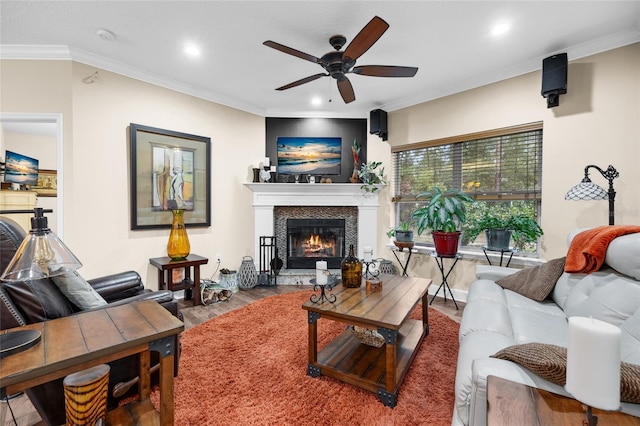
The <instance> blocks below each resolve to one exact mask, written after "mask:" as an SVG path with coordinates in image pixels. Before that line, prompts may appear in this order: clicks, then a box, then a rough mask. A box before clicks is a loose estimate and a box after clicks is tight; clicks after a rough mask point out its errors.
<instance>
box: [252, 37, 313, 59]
mask: <svg viewBox="0 0 640 426" xmlns="http://www.w3.org/2000/svg"><path fill="white" fill-rule="evenodd" d="M262 44H264V45H265V46H269V47H271V48H273V49H276V50H279V51H281V52H283V53H287V54H289V55H293V56H295V57H297V58H300V59H304V60H305V61H309V62H313V63H314V64H319V63H320V59H319V58H316V57H315V56H313V55H309V54H308V53H304V52H301V51H299V50H296V49H293V48H291V47H288V46H285V45H284V44H280V43H276V42H275V41H271V40H267V41H265V42H264V43H262Z"/></svg>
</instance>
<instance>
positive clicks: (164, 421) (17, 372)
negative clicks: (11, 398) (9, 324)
mask: <svg viewBox="0 0 640 426" xmlns="http://www.w3.org/2000/svg"><path fill="white" fill-rule="evenodd" d="M25 329H26V330H37V331H39V332H40V334H41V339H40V342H39V343H37V344H36V345H34V346H32V347H30V348H29V349H27V350H25V351H23V352H20V354H13V355H9V356H6V357H4V358H3V359H2V362H1V363H0V393H2V394H7V395H11V394H15V393H17V392H21V391H24V390H25V389H29V388H32V387H34V386H38V385H40V384H42V383H46V382H50V381H52V380H55V379H58V378H62V377H65V376H67V375H69V374H71V373H75V372H77V371H81V370H85V369H87V368H90V367H93V366H96V365H99V364H104V363H106V362H111V361H115V360H118V359H122V358H126V357H128V356H130V355H134V354H137V355H138V358H139V362H140V369H139V381H138V395H139V396H140V400H139V401H133V402H131V403H129V404H127V405H122V406H120V407H118V408H116V409H114V410H113V411H110V412H108V413H107V422H106V423H107V424H117V425H140V424H154V425H161V426H172V425H173V424H174V410H175V409H174V403H173V401H174V391H173V374H174V369H173V366H174V357H175V355H176V351H177V350H178V348H177V346H176V335H177V334H179V333H180V332H181V331H183V330H184V324H183V323H182V322H180V321H179V320H178V319H177V318H176V317H174V316H173V315H171V313H170V312H169V311H167V310H166V309H165V308H163V307H162V306H161V305H159V304H158V303H156V302H155V301H153V300H144V301H140V302H134V303H129V304H126V305H119V306H113V307H107V308H104V309H98V310H94V311H87V312H82V313H79V314H76V315H70V316H67V317H63V318H58V319H54V320H50V321H46V322H39V323H35V324H29V325H26V326H23V327H19V328H16V329H12V330H9V332H11V331H13V330H25ZM150 351H155V352H158V353H159V355H160V373H159V374H160V402H159V407H160V411H159V412H158V411H157V410H156V409H155V408H154V406H153V404H152V403H151V400H150V399H149V397H150V394H151V372H150V362H151V355H150V353H149V352H150ZM61 391H62V389H61ZM141 419H146V421H145V422H143V421H142V420H141Z"/></svg>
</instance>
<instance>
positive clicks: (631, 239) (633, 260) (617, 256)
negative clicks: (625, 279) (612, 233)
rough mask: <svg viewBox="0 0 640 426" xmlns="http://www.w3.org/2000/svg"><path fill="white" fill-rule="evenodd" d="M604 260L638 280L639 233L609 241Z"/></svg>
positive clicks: (639, 264) (639, 275)
mask: <svg viewBox="0 0 640 426" xmlns="http://www.w3.org/2000/svg"><path fill="white" fill-rule="evenodd" d="M604 262H605V263H606V264H607V265H609V266H610V267H612V268H613V269H615V270H616V271H618V272H620V273H621V274H624V275H628V276H630V277H633V278H635V279H636V280H638V281H640V233H635V234H629V235H623V236H621V237H618V238H616V239H615V240H613V241H611V243H610V244H609V247H608V248H607V255H606V257H605V259H604Z"/></svg>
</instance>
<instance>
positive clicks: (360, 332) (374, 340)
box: [351, 325, 384, 348]
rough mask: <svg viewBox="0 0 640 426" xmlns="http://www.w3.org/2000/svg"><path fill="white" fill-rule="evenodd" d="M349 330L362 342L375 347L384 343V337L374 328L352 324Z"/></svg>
mask: <svg viewBox="0 0 640 426" xmlns="http://www.w3.org/2000/svg"><path fill="white" fill-rule="evenodd" d="M351 332H352V333H353V335H354V336H356V338H357V339H358V340H359V341H360V343H362V344H365V345H369V346H374V347H376V348H379V347H381V346H382V345H384V337H382V334H380V333H378V332H377V331H375V330H371V329H368V328H366V327H359V326H357V325H354V326H352V327H351Z"/></svg>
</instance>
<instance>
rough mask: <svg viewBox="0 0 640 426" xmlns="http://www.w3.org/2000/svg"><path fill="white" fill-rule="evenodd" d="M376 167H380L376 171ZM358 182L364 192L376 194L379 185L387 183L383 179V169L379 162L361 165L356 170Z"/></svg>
mask: <svg viewBox="0 0 640 426" xmlns="http://www.w3.org/2000/svg"><path fill="white" fill-rule="evenodd" d="M378 167H380V168H379V169H378ZM358 180H359V181H360V183H361V185H360V188H362V189H363V190H364V191H365V192H376V191H377V190H378V189H379V188H380V185H385V184H386V183H387V181H386V179H385V178H384V167H383V166H382V162H381V161H369V162H368V163H363V164H362V165H361V166H360V168H359V169H358Z"/></svg>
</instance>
